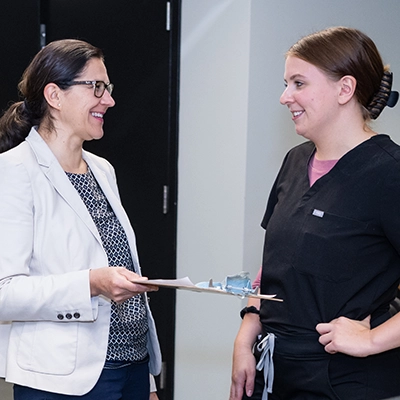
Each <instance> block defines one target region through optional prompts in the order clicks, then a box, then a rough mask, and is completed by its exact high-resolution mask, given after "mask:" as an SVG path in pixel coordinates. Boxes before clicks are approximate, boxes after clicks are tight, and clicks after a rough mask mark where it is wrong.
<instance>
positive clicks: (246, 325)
mask: <svg viewBox="0 0 400 400" xmlns="http://www.w3.org/2000/svg"><path fill="white" fill-rule="evenodd" d="M251 306H254V307H255V308H257V310H259V309H260V300H259V299H253V298H249V300H248V302H247V307H251ZM261 332H262V326H261V322H260V317H259V315H258V314H254V313H247V314H245V315H244V317H243V321H242V324H241V326H240V329H239V332H238V334H237V336H236V340H235V349H236V348H237V347H238V348H239V347H242V348H250V349H251V348H252V346H253V344H254V342H255V340H256V339H257V336H258V335H259V334H260V333H261Z"/></svg>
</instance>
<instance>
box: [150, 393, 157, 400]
mask: <svg viewBox="0 0 400 400" xmlns="http://www.w3.org/2000/svg"><path fill="white" fill-rule="evenodd" d="M149 400H158V395H157V392H150V398H149Z"/></svg>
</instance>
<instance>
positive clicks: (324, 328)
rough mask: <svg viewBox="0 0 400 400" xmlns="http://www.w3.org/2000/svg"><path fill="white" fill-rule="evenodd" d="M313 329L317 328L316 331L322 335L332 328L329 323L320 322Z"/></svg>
mask: <svg viewBox="0 0 400 400" xmlns="http://www.w3.org/2000/svg"><path fill="white" fill-rule="evenodd" d="M315 329H316V330H317V332H318V333H319V334H320V335H324V334H325V333H328V332H330V331H331V330H332V325H331V324H330V323H329V324H326V323H322V324H318V325H317V326H316V327H315Z"/></svg>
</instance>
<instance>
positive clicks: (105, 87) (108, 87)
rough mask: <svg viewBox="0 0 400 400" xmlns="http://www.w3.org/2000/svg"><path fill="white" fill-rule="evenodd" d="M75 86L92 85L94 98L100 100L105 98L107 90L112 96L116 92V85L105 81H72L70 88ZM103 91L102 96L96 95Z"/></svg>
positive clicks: (69, 83)
mask: <svg viewBox="0 0 400 400" xmlns="http://www.w3.org/2000/svg"><path fill="white" fill-rule="evenodd" d="M99 83H100V84H101V85H103V89H100V88H99V87H98V86H97V85H98V84H99ZM73 85H92V86H93V89H94V96H95V97H97V98H98V99H100V98H102V97H103V94H104V92H105V91H106V90H107V92H108V93H110V95H111V94H112V92H113V90H114V84H112V83H111V82H110V83H105V82H104V81H71V82H68V86H73ZM98 90H102V92H101V94H100V95H97V94H96V91H98Z"/></svg>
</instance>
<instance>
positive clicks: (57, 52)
mask: <svg viewBox="0 0 400 400" xmlns="http://www.w3.org/2000/svg"><path fill="white" fill-rule="evenodd" d="M92 58H99V59H101V60H103V59H104V56H103V53H102V51H101V50H100V49H99V48H97V47H94V46H92V45H91V44H89V43H87V42H84V41H82V40H75V39H65V40H57V41H54V42H51V43H49V44H48V45H47V46H45V47H43V48H42V49H41V50H40V51H39V52H38V53H37V54H36V56H35V57H34V58H33V60H32V62H31V63H30V64H29V66H28V67H27V68H26V70H25V72H24V73H23V75H22V79H21V81H20V83H19V85H18V89H19V92H20V95H21V97H22V99H23V101H19V102H17V103H14V104H12V105H11V106H10V107H9V108H8V110H6V112H5V113H4V115H3V116H2V117H1V119H0V153H1V152H4V151H6V150H9V149H11V148H13V147H15V146H17V145H18V144H19V143H21V142H22V141H23V140H24V139H25V138H26V136H27V135H28V133H29V131H30V129H31V128H32V126H35V125H40V124H41V123H42V121H43V120H45V119H47V121H46V122H47V123H48V124H49V127H50V128H51V127H52V121H51V116H50V113H49V108H48V104H47V102H46V99H45V98H44V95H43V91H44V88H45V86H46V85H47V84H49V83H55V84H57V85H58V86H59V87H60V88H61V89H67V88H68V87H69V86H70V82H71V81H73V80H75V79H76V78H77V77H78V76H79V75H80V74H81V73H82V72H83V70H84V69H85V67H86V65H87V63H88V61H89V60H90V59H92Z"/></svg>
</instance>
